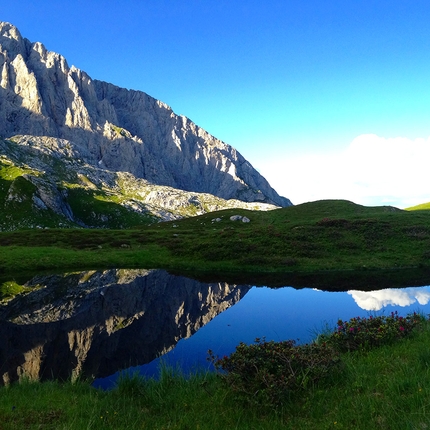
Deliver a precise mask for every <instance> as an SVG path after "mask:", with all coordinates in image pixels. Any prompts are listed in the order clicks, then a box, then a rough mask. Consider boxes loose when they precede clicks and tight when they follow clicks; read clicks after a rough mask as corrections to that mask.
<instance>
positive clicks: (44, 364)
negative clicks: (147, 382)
mask: <svg viewBox="0 0 430 430" xmlns="http://www.w3.org/2000/svg"><path fill="white" fill-rule="evenodd" d="M24 287H25V288H26V290H27V293H26V294H25V295H23V296H19V297H16V298H15V299H13V300H11V301H9V302H7V303H6V304H2V305H0V375H1V380H0V383H7V382H10V381H14V380H16V379H18V378H19V376H20V375H21V374H23V373H25V374H27V375H30V376H31V377H34V378H40V379H49V378H52V377H54V378H68V377H70V375H73V374H75V375H76V374H81V375H84V376H93V377H95V378H97V379H96V380H95V382H94V385H95V386H98V387H103V388H109V387H111V386H112V385H113V384H114V383H115V379H116V378H117V377H118V372H119V371H120V370H121V369H126V368H131V369H132V370H133V371H139V372H141V373H142V374H144V375H148V376H156V375H157V372H158V367H159V364H160V359H159V358H157V357H159V356H160V355H161V356H162V357H161V359H162V360H163V361H164V362H167V363H169V364H172V365H174V366H176V365H178V366H180V367H181V368H182V369H183V370H185V371H188V370H192V369H194V368H196V367H205V368H207V367H208V366H209V363H208V362H207V361H206V357H207V351H208V349H211V350H213V351H214V352H215V354H217V355H220V356H222V355H225V354H229V353H231V352H232V351H234V349H235V347H236V345H237V344H238V343H239V342H241V341H242V342H245V343H252V342H253V341H254V340H255V339H256V338H263V337H264V338H266V339H267V340H275V341H278V340H285V339H295V340H297V342H298V343H303V342H309V341H311V340H312V339H313V338H315V336H316V334H317V333H319V332H321V331H322V330H323V329H324V328H325V327H326V326H328V327H330V328H334V326H335V325H336V322H337V320H338V319H339V318H340V319H343V320H347V319H349V318H352V317H355V316H367V315H369V314H372V315H375V314H376V315H379V314H390V313H391V312H393V311H398V312H399V313H400V314H401V315H406V314H407V313H410V312H414V311H417V312H422V313H424V314H429V313H430V305H429V301H430V287H429V286H423V287H410V288H396V289H384V290H378V291H359V290H353V291H345V292H328V291H321V290H319V289H316V288H302V289H295V288H292V287H288V286H286V287H282V288H276V289H274V288H267V287H255V286H251V285H235V284H228V283H225V282H216V283H210V284H207V283H203V282H200V281H196V280H193V279H189V278H185V277H182V276H174V275H171V274H169V273H167V272H166V271H163V270H106V271H103V272H78V273H73V274H66V275H50V276H37V277H34V278H32V279H31V280H29V281H27V282H26V283H25V284H24Z"/></svg>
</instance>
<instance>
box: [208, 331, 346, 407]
mask: <svg viewBox="0 0 430 430" xmlns="http://www.w3.org/2000/svg"><path fill="white" fill-rule="evenodd" d="M209 359H210V360H211V361H212V362H213V364H214V366H215V368H216V369H217V371H219V373H220V375H221V376H222V377H223V378H224V380H225V381H226V382H227V384H228V385H229V386H230V387H231V388H232V389H233V390H234V391H236V392H237V393H239V394H242V395H244V396H245V397H246V399H247V400H249V401H251V402H256V403H260V404H268V405H275V406H276V405H278V404H281V403H282V402H283V401H284V400H286V399H287V398H288V397H289V395H290V394H291V393H292V392H293V391H297V390H300V389H303V388H306V387H308V386H309V385H310V384H313V383H314V382H316V381H318V380H319V379H321V378H323V377H325V376H326V375H327V374H328V373H329V369H330V368H331V367H333V366H334V365H335V364H337V363H338V362H339V356H338V353H337V351H336V350H335V349H334V348H332V347H331V346H330V345H328V344H326V343H322V344H316V343H313V344H305V345H298V346H297V345H295V342H294V341H293V340H287V341H283V342H274V341H270V342H266V341H265V340H264V339H256V341H255V344H251V345H246V344H245V343H240V344H239V345H238V346H237V347H236V350H235V352H233V353H232V354H231V355H230V356H224V357H223V358H219V357H215V356H214V355H213V353H212V351H209Z"/></svg>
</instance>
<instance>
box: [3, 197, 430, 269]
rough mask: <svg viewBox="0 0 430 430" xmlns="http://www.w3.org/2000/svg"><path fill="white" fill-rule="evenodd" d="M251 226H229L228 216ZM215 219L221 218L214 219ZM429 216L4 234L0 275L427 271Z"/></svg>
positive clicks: (377, 212) (308, 215)
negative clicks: (108, 270)
mask: <svg viewBox="0 0 430 430" xmlns="http://www.w3.org/2000/svg"><path fill="white" fill-rule="evenodd" d="M236 214H240V215H244V216H247V217H248V218H249V219H250V220H251V222H249V223H243V222H241V221H231V220H230V219H229V218H230V216H231V215H236ZM216 218H219V219H221V221H218V222H217V221H214V220H215V219H216ZM429 262H430V211H425V210H422V211H402V210H399V209H396V208H393V207H385V206H383V207H364V206H360V205H356V204H354V203H351V202H348V201H342V200H340V201H333V200H327V201H318V202H312V203H306V204H302V205H298V206H292V207H288V208H283V209H277V210H273V211H270V212H258V211H247V210H239V209H234V210H225V211H220V212H216V213H210V214H205V215H202V216H197V217H193V218H188V219H182V220H180V221H174V222H165V223H158V224H153V225H150V226H148V225H144V226H141V227H140V228H136V229H132V230H95V229H45V230H40V229H33V230H22V231H16V232H7V233H6V232H5V233H1V234H0V271H1V272H2V273H4V274H7V273H17V272H20V271H28V270H62V269H64V270H66V269H73V268H79V269H85V268H101V267H124V268H127V267H146V268H157V267H162V268H166V269H169V270H176V271H181V272H183V273H185V272H187V271H188V272H189V273H192V274H194V275H195V274H196V273H198V272H199V271H201V272H206V273H207V272H211V273H214V272H218V273H220V272H233V273H234V272H235V273H236V274H242V273H247V272H253V273H256V272H266V273H267V272H272V273H273V272H278V273H304V272H307V273H309V272H312V271H313V272H315V271H326V272H327V271H333V270H351V269H353V270H360V271H363V270H371V269H390V270H392V269H398V268H416V267H422V268H426V267H428V266H430V264H429Z"/></svg>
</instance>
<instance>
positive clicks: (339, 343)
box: [318, 312, 425, 352]
mask: <svg viewBox="0 0 430 430" xmlns="http://www.w3.org/2000/svg"><path fill="white" fill-rule="evenodd" d="M424 320H425V317H424V316H423V315H420V314H417V313H416V312H414V313H413V314H409V315H407V316H406V317H401V316H399V314H398V313H397V312H392V313H391V315H388V316H386V315H382V316H376V317H372V316H370V317H369V318H360V317H356V318H351V319H350V320H349V321H342V320H339V321H338V322H337V327H336V329H335V331H334V332H333V333H330V334H322V335H320V336H319V337H318V342H319V343H321V342H322V343H327V344H329V345H331V346H332V347H334V348H335V349H337V350H338V351H340V352H345V351H354V350H357V349H370V348H374V347H377V346H381V345H386V344H388V343H391V342H393V341H394V340H397V339H399V338H402V337H405V336H407V335H409V334H410V333H411V331H412V330H413V329H414V328H416V327H417V326H419V325H420V324H421V323H422V322H423V321H424Z"/></svg>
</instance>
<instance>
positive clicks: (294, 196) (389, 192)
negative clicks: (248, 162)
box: [258, 134, 430, 208]
mask: <svg viewBox="0 0 430 430" xmlns="http://www.w3.org/2000/svg"><path fill="white" fill-rule="evenodd" d="M429 159H430V138H427V139H415V140H412V139H407V138H402V137H396V138H384V137H379V136H376V135H374V134H363V135H360V136H358V137H356V138H355V139H354V140H353V141H352V142H351V143H350V144H349V145H348V146H347V147H346V149H345V150H344V151H340V152H339V153H331V154H324V153H318V154H306V155H302V156H300V155H299V156H293V157H288V155H286V156H285V158H284V159H277V160H274V161H270V160H265V161H264V162H263V165H260V166H258V167H259V169H260V171H261V173H262V174H263V176H265V177H266V178H267V179H268V181H269V182H270V184H271V185H272V186H273V187H274V188H275V189H276V190H277V191H278V193H279V194H282V195H284V196H286V197H288V198H289V199H291V201H292V202H293V203H294V204H299V203H303V202H306V201H314V200H321V199H346V200H351V201H353V202H355V203H359V204H363V205H369V206H377V205H393V206H397V207H400V208H405V207H408V206H413V205H416V204H419V203H426V202H430V184H429V179H428V160H429Z"/></svg>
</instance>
